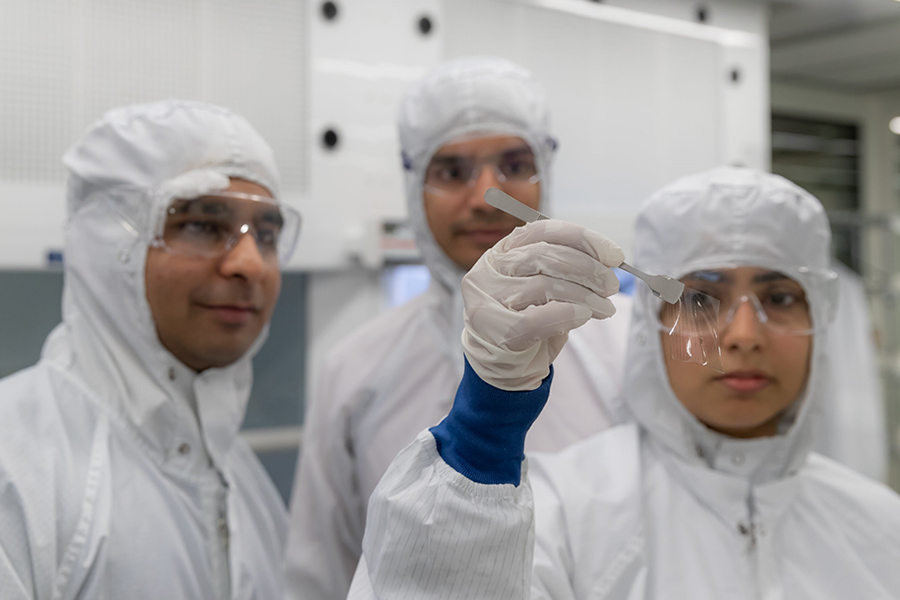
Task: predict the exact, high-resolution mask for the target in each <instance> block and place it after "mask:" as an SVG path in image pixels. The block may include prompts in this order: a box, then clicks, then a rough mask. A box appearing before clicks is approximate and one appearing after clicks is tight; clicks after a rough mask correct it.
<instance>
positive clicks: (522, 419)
mask: <svg viewBox="0 0 900 600" xmlns="http://www.w3.org/2000/svg"><path fill="white" fill-rule="evenodd" d="M552 380H553V366H552V365H551V367H550V374H549V375H548V376H547V377H546V378H545V379H544V380H543V381H542V382H541V385H540V387H538V388H537V389H536V390H530V391H525V392H508V391H506V390H501V389H499V388H495V387H494V386H492V385H490V384H488V383H485V382H484V381H482V379H481V378H480V377H478V375H477V374H476V373H475V370H474V369H472V367H471V366H470V365H469V361H468V360H466V367H465V372H464V373H463V378H462V381H461V382H460V384H459V389H458V390H457V391H456V399H455V400H454V402H453V408H451V409H450V413H449V414H448V415H447V416H446V418H444V420H443V421H441V422H440V424H439V425H437V426H435V427H432V428H431V430H430V431H431V433H432V435H434V439H435V442H436V443H437V451H438V454H440V455H441V458H443V459H444V462H446V463H447V464H448V465H450V466H451V467H453V469H454V470H455V471H457V472H458V473H460V474H462V475H464V476H465V477H466V478H467V479H470V480H472V481H474V482H476V483H484V484H501V483H512V484H514V485H519V483H520V481H521V478H522V460H523V459H524V458H525V434H526V433H527V432H528V428H529V427H531V424H532V423H534V420H535V419H537V417H538V415H539V414H541V409H543V408H544V404H546V403H547V398H548V397H549V396H550V382H551V381H552Z"/></svg>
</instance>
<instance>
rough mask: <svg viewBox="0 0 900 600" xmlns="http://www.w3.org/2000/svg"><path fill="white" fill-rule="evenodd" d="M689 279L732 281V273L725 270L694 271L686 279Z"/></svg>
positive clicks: (686, 280) (713, 281)
mask: <svg viewBox="0 0 900 600" xmlns="http://www.w3.org/2000/svg"><path fill="white" fill-rule="evenodd" d="M684 281H685V282H688V281H701V282H704V283H732V281H733V278H732V277H731V275H729V274H728V273H726V272H724V271H711V270H710V271H694V272H693V273H691V274H690V276H689V277H686V278H685V279H684Z"/></svg>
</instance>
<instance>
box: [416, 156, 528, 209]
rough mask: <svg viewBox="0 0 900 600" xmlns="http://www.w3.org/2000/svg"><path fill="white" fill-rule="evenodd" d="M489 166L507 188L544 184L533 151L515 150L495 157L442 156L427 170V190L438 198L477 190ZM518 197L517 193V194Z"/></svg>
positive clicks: (435, 159) (432, 162)
mask: <svg viewBox="0 0 900 600" xmlns="http://www.w3.org/2000/svg"><path fill="white" fill-rule="evenodd" d="M484 167H489V168H491V169H492V170H493V171H494V175H495V176H496V178H497V181H498V182H499V183H501V184H503V185H504V187H507V188H513V189H514V188H521V187H529V186H533V185H535V184H536V183H537V182H538V181H540V179H541V178H540V176H539V175H538V172H537V161H536V159H535V157H534V153H533V152H532V151H531V149H530V148H514V149H512V150H507V151H505V152H501V153H499V154H494V155H491V156H483V157H478V158H476V157H474V156H456V155H444V156H441V155H438V156H435V157H434V158H432V159H431V162H430V163H429V164H428V168H427V169H426V170H425V186H424V187H425V189H426V190H427V191H428V192H430V193H432V194H436V195H438V196H444V197H456V196H461V195H463V194H465V193H466V192H468V190H470V189H471V188H473V187H475V183H476V182H477V181H478V178H479V177H481V171H482V169H483V168H484ZM513 195H515V194H513Z"/></svg>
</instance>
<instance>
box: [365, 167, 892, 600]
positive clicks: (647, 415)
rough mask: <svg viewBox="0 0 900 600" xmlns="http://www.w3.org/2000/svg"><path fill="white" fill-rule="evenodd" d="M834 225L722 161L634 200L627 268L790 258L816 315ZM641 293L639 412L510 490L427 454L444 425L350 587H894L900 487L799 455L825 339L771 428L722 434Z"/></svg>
mask: <svg viewBox="0 0 900 600" xmlns="http://www.w3.org/2000/svg"><path fill="white" fill-rule="evenodd" d="M829 237H830V233H829V230H828V223H827V220H826V218H825V215H824V211H823V210H822V208H821V205H820V204H819V203H818V201H816V200H815V199H814V198H812V197H811V196H809V195H808V194H807V193H806V192H804V191H803V190H801V189H799V188H797V187H796V186H794V185H793V184H790V183H789V182H787V181H786V180H783V179H781V178H779V177H776V176H772V175H764V174H761V173H758V172H754V171H748V170H741V169H732V168H727V169H719V170H714V171H712V172H708V173H704V174H701V175H699V176H693V177H689V178H685V179H683V180H680V181H678V182H676V183H675V184H673V185H671V186H669V187H668V188H666V189H664V190H663V191H661V192H660V193H658V195H656V196H655V197H654V198H652V199H651V200H650V201H649V202H648V203H647V204H646V205H645V206H644V207H643V209H642V211H641V213H640V215H639V219H638V222H637V229H636V235H635V247H636V249H637V256H636V260H635V263H636V266H637V267H638V268H641V269H643V270H645V271H648V272H651V273H670V274H672V275H674V276H682V275H684V274H686V273H689V272H691V271H694V270H698V269H703V268H717V267H723V266H738V265H751V266H761V267H764V268H779V269H781V270H787V269H789V268H790V272H791V273H794V274H796V275H797V277H798V280H799V281H800V283H801V284H802V285H803V286H804V288H805V290H806V292H807V295H808V298H809V300H810V305H811V310H812V311H813V322H814V323H823V322H827V320H828V318H829V313H830V312H832V310H833V307H832V306H831V303H832V302H831V299H832V297H833V280H829V279H828V278H827V274H828V271H827V260H828V240H829ZM573 247H574V246H573ZM793 267H805V268H808V269H809V270H808V271H806V272H805V273H804V272H803V271H802V270H797V269H794V268H793ZM476 268H478V267H477V266H476ZM816 273H820V274H822V275H824V277H818V276H814V275H815V274H816ZM636 292H637V299H636V301H635V306H634V314H633V322H632V329H631V331H630V333H629V346H628V357H627V362H626V371H625V392H624V394H625V402H626V405H627V408H628V409H629V410H630V411H631V413H632V414H633V417H634V422H633V423H629V424H625V425H621V426H618V427H615V428H612V429H609V430H607V431H605V432H603V433H601V434H599V435H597V436H594V437H592V438H591V439H589V440H586V441H584V442H581V443H579V444H575V445H573V446H571V447H569V448H568V449H566V450H565V451H563V452H561V453H559V454H553V455H532V456H531V457H530V458H529V459H528V464H527V466H525V465H524V464H523V468H522V483H521V484H520V485H518V486H516V485H514V484H512V483H505V484H500V485H483V484H478V483H475V482H474V481H471V480H469V479H467V478H465V477H463V476H462V475H461V474H459V473H457V472H456V471H454V470H453V469H452V468H451V467H450V466H449V464H448V463H447V462H445V461H444V460H443V459H442V458H441V455H439V453H438V451H437V449H436V437H435V435H436V434H435V435H433V434H432V432H431V431H425V432H422V433H421V434H420V435H419V436H418V437H417V439H416V441H415V442H414V443H413V444H411V445H410V446H409V447H407V448H406V449H404V450H403V452H402V453H401V454H400V455H399V456H398V457H397V459H396V460H395V462H394V463H393V464H392V466H391V468H390V470H389V471H388V473H387V474H386V475H385V477H384V479H383V480H382V482H381V483H380V484H379V486H378V488H377V489H376V490H375V492H374V494H373V496H372V499H371V501H370V506H369V516H368V518H369V527H368V528H367V530H366V538H365V541H364V544H363V546H364V557H363V560H361V561H360V567H359V569H358V571H357V575H356V578H355V579H354V583H353V589H352V590H351V593H350V596H349V598H351V599H353V600H359V599H363V598H378V600H394V599H399V598H417V599H436V598H482V599H500V598H508V599H515V600H521V599H524V598H532V599H554V600H575V599H578V600H587V599H591V600H599V599H610V600H611V599H628V600H637V599H639V598H645V599H646V598H677V599H682V598H691V599H692V600H693V599H696V600H721V599H723V598H729V599H748V600H749V599H751V598H755V599H766V600H775V599H791V600H794V599H801V598H809V599H815V600H822V599H825V598H833V599H836V600H837V599H846V598H867V599H876V598H877V599H884V600H887V599H888V598H898V597H900V569H898V568H897V565H898V564H900V563H898V561H900V499H898V496H897V495H896V494H895V493H894V492H893V491H891V490H889V489H888V488H886V487H885V486H883V485H881V484H878V483H875V482H872V481H870V480H868V479H866V478H865V477H863V476H861V475H859V474H857V473H855V472H853V471H851V470H849V469H847V468H846V467H843V466H841V465H839V464H838V463H835V462H832V461H831V460H829V459H826V458H824V457H821V456H819V455H816V454H812V453H810V447H811V445H812V442H813V429H814V427H815V421H816V420H817V418H818V416H819V415H818V412H819V399H820V393H821V389H820V383H821V381H822V380H821V375H822V373H823V369H824V368H827V355H826V352H825V351H824V348H825V345H824V344H820V343H818V342H819V338H818V337H817V338H816V339H815V341H814V344H813V346H814V349H813V354H814V356H813V357H812V364H811V371H810V375H809V380H808V384H807V388H806V390H805V392H804V393H802V394H801V397H800V398H799V399H798V402H797V404H796V405H795V409H794V410H791V411H789V414H788V415H786V416H785V418H784V420H783V421H782V423H780V433H779V434H778V435H776V436H772V437H766V438H757V439H751V440H739V439H735V438H729V437H726V436H723V435H721V434H717V433H715V432H713V431H712V430H710V429H707V428H706V427H704V426H703V425H702V424H701V423H700V422H699V421H697V419H696V418H694V417H693V416H692V415H691V414H690V413H689V412H688V411H687V410H686V409H684V407H683V406H682V405H681V403H680V402H679V401H678V400H677V398H676V397H675V395H674V393H673V391H672V389H671V387H670V386H669V383H668V379H667V375H666V371H665V367H664V364H663V359H662V354H661V344H660V337H659V329H658V326H657V322H656V319H655V317H654V313H655V312H656V311H657V310H658V306H659V304H658V301H656V300H655V299H653V298H652V297H651V295H650V293H649V291H648V290H647V288H646V286H643V285H639V286H638V288H637V289H636ZM470 374H474V371H471V372H470V371H467V374H466V378H465V379H464V380H463V383H462V384H461V390H463V389H464V388H465V387H466V386H475V387H476V388H478V389H481V392H482V394H483V395H486V396H493V398H492V399H493V400H494V402H506V403H515V402H517V401H519V400H520V399H522V398H525V397H526V396H527V395H529V394H534V393H535V392H504V391H502V390H498V389H496V388H491V389H490V390H486V389H485V388H488V387H489V386H487V384H485V383H484V382H482V381H481V380H480V379H477V378H472V379H470V378H469V376H470ZM548 380H549V378H548ZM548 380H545V384H546V382H547V381H548ZM543 385H544V384H542V387H543ZM478 386H480V388H479V387H478ZM539 389H540V388H539ZM523 394H524V396H523ZM457 403H458V404H459V403H460V402H459V401H457ZM493 406H497V405H496V404H494V405H493ZM510 406H512V405H511V404H507V405H506V407H510ZM482 408H485V406H484V405H482ZM509 410H510V409H509V408H504V409H503V410H502V412H508V411H509ZM546 410H553V407H552V406H548V407H547V409H546ZM455 412H456V406H454V413H455ZM437 429H439V428H436V429H435V431H437Z"/></svg>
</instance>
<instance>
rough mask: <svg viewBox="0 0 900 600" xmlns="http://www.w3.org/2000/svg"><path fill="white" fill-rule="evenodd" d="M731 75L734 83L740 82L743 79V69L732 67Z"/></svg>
mask: <svg viewBox="0 0 900 600" xmlns="http://www.w3.org/2000/svg"><path fill="white" fill-rule="evenodd" d="M729 75H730V76H731V81H732V82H733V83H738V82H739V81H740V80H741V70H740V69H738V68H734V69H732V70H731V73H729Z"/></svg>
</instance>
